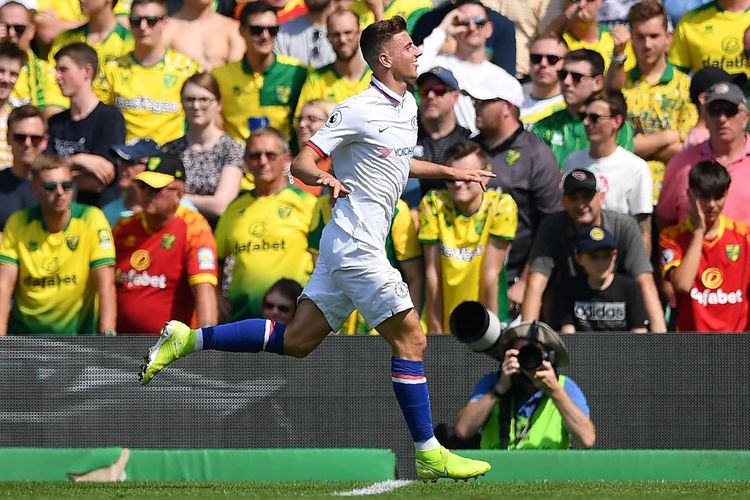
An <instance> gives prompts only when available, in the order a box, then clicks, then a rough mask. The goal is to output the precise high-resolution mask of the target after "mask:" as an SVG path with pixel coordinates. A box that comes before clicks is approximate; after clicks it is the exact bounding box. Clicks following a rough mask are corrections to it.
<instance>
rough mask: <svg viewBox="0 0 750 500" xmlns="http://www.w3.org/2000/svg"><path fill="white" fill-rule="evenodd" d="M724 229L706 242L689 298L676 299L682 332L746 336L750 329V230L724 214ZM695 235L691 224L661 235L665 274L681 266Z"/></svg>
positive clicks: (720, 228)
mask: <svg viewBox="0 0 750 500" xmlns="http://www.w3.org/2000/svg"><path fill="white" fill-rule="evenodd" d="M719 224H720V225H719V232H718V234H717V236H716V238H714V239H713V240H706V239H704V240H703V252H702V253H701V260H700V264H699V265H698V273H697V274H696V276H695V280H694V281H693V286H692V287H691V288H690V293H689V294H685V293H677V294H676V297H677V325H676V330H677V331H678V332H680V331H682V332H684V331H699V332H741V331H744V330H745V329H746V327H747V315H748V297H747V290H748V283H750V231H749V230H748V227H747V226H746V225H745V224H743V223H741V222H737V221H734V220H732V219H730V218H728V217H725V216H723V215H722V216H721V220H720V223H719ZM692 235H693V233H692V226H691V225H690V222H689V220H688V221H685V222H683V223H682V224H678V225H676V226H670V227H668V228H666V229H665V230H663V231H662V232H661V234H660V236H659V247H660V248H661V268H662V275H664V276H666V274H667V272H669V270H670V269H672V268H675V267H677V266H679V265H680V263H681V262H682V258H683V256H684V254H685V250H686V249H687V247H688V245H689V244H690V240H691V239H692Z"/></svg>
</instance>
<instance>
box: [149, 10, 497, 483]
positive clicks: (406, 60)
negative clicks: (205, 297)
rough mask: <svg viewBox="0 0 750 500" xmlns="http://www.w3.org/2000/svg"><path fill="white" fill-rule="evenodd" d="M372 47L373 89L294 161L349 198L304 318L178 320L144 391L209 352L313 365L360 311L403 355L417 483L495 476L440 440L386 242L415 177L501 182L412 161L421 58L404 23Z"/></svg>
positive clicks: (156, 351) (417, 334) (395, 377)
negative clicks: (321, 161)
mask: <svg viewBox="0 0 750 500" xmlns="http://www.w3.org/2000/svg"><path fill="white" fill-rule="evenodd" d="M360 43H361V46H362V53H363V55H364V57H365V60H366V61H367V63H368V64H369V65H370V67H371V68H372V71H373V78H372V84H371V86H370V87H369V88H368V89H367V90H365V91H364V92H362V93H361V94H358V95H356V96H354V97H352V98H350V99H347V100H345V101H344V102H342V103H341V104H340V105H339V106H338V107H337V108H336V109H335V110H334V112H333V114H332V115H331V116H330V117H329V119H328V121H327V122H326V125H325V126H324V127H323V128H321V129H320V130H319V131H318V132H317V133H316V134H315V135H314V136H313V137H312V139H310V141H309V142H308V143H307V145H306V146H305V147H304V149H303V150H302V152H300V154H299V155H298V156H297V157H296V158H295V160H294V161H293V163H292V173H293V174H294V175H295V176H296V177H297V178H299V179H301V180H302V181H303V182H305V183H306V184H318V185H323V186H329V187H330V188H331V191H332V194H333V196H334V198H339V199H338V200H337V202H336V206H335V207H334V209H333V218H332V219H331V221H330V222H329V223H328V225H327V226H326V228H325V230H324V231H323V237H322V240H321V249H322V252H321V254H320V259H319V260H318V265H317V267H316V268H315V271H314V273H313V275H312V277H311V278H310V282H309V283H308V285H307V287H306V288H305V290H304V291H303V293H302V296H301V297H300V301H299V307H298V309H297V313H296V314H295V316H294V320H293V321H292V322H291V323H290V324H289V325H288V326H286V327H285V326H284V325H280V324H278V323H274V322H271V321H268V320H259V319H249V320H245V321H240V322H237V323H229V324H226V325H220V326H216V327H213V328H211V327H208V328H202V329H198V330H191V329H190V328H189V327H188V326H186V325H184V324H181V323H178V322H174V321H170V322H169V323H167V325H166V326H165V327H164V329H163V330H162V338H161V339H159V341H158V342H157V343H156V345H155V346H154V347H152V348H151V350H150V351H149V354H148V356H147V361H146V364H145V365H144V366H143V369H142V372H141V382H142V383H144V384H146V383H148V382H150V381H151V379H152V378H153V377H154V375H156V374H157V373H158V372H159V371H160V370H161V369H162V368H164V367H165V366H166V365H168V364H169V363H171V362H173V361H174V360H176V359H178V358H180V357H182V356H185V355H187V354H190V353H191V352H194V351H197V350H201V349H218V350H225V351H245V352H259V351H268V352H274V353H277V354H285V355H289V356H295V357H299V358H301V357H304V356H307V355H308V354H310V353H311V352H312V351H313V350H315V348H316V347H317V346H318V345H319V344H320V343H321V342H322V341H323V339H324V338H325V337H326V336H327V335H328V333H329V332H331V331H336V330H338V329H339V327H340V326H341V323H342V322H343V321H344V320H345V319H346V318H347V317H348V316H349V314H350V313H351V312H352V311H353V310H354V309H355V308H356V309H358V310H359V311H360V312H361V313H362V315H363V316H364V318H365V319H366V320H367V322H368V323H370V324H371V325H375V327H376V329H377V330H378V332H379V333H380V335H381V336H382V337H383V338H385V340H386V341H387V342H388V343H389V344H390V346H391V349H392V351H393V358H392V360H391V371H392V381H393V388H394V392H395V393H396V399H397V400H398V401H399V404H400V406H401V411H402V412H403V414H404V417H405V419H406V423H407V425H408V427H409V430H410V432H411V436H412V439H413V441H414V445H415V448H416V459H417V460H416V462H417V475H418V476H419V477H420V478H422V479H432V480H436V479H438V478H441V477H445V478H452V479H468V478H471V477H477V476H480V475H482V474H484V473H486V472H487V471H488V470H489V469H490V465H489V464H488V463H486V462H481V461H477V460H470V459H466V458H462V457H459V456H457V455H454V454H453V453H451V452H449V451H448V450H446V449H445V448H443V447H442V446H441V445H440V443H439V442H438V441H437V439H436V438H435V435H434V434H433V431H432V429H433V426H432V417H431V415H430V400H429V393H428V390H427V379H426V378H425V376H424V366H423V362H422V359H423V356H424V349H425V347H426V345H427V340H426V337H425V335H424V332H423V331H422V328H421V325H420V323H419V318H418V316H417V313H416V312H415V310H414V306H413V303H412V301H411V299H410V297H409V287H408V286H407V285H406V283H403V282H402V281H401V275H400V274H399V273H398V271H396V270H395V269H394V268H393V267H391V266H390V264H389V263H388V258H387V256H386V252H385V238H386V235H387V233H388V226H389V224H390V221H391V218H392V215H393V210H394V207H395V205H396V202H397V200H398V198H399V194H400V192H401V190H402V189H403V186H404V184H405V183H406V180H407V176H409V175H412V176H414V177H446V178H448V179H452V180H458V181H474V182H483V181H484V180H486V179H487V178H489V177H492V174H491V173H489V172H487V171H482V170H471V169H451V168H448V167H445V166H442V165H436V164H434V163H427V162H423V161H419V160H414V159H413V158H412V155H413V151H414V146H415V144H416V139H417V104H416V102H415V101H414V98H413V96H412V95H411V94H410V93H409V92H407V85H408V83H409V82H411V81H414V80H415V79H416V77H417V58H418V57H419V56H420V54H421V51H420V50H419V48H418V47H417V46H416V45H414V43H413V42H412V40H411V37H410V36H409V34H408V33H407V32H406V22H405V21H404V20H403V18H400V17H395V18H393V19H389V20H386V21H379V22H376V23H374V24H372V25H370V26H368V27H367V28H365V30H364V31H363V32H362V38H361V41H360ZM330 154H332V155H333V163H334V165H336V174H337V175H338V179H337V178H336V177H334V176H333V175H331V174H328V173H326V172H323V171H322V170H320V169H318V167H317V166H316V160H317V159H318V158H319V157H321V156H328V155H330Z"/></svg>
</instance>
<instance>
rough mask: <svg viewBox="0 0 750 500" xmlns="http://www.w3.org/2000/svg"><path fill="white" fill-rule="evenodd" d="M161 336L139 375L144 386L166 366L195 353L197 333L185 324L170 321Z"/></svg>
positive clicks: (149, 353) (149, 352)
mask: <svg viewBox="0 0 750 500" xmlns="http://www.w3.org/2000/svg"><path fill="white" fill-rule="evenodd" d="M160 335H161V337H159V340H158V341H157V342H156V344H155V345H154V346H153V347H152V348H151V349H149V350H148V355H147V356H146V357H145V360H146V363H145V364H144V365H143V366H141V372H140V373H139V374H138V377H139V378H140V380H141V384H142V385H146V384H148V383H149V382H151V379H152V378H154V375H156V374H157V373H159V372H160V371H161V369H162V368H164V367H165V366H167V365H169V364H170V363H172V362H173V361H175V360H177V359H179V358H181V357H183V356H187V355H188V354H190V353H191V352H193V351H195V338H196V335H195V331H194V330H191V329H190V327H189V326H187V325H186V324H185V323H180V322H179V321H175V320H172V321H168V322H167V324H166V325H164V328H162V329H161V332H160Z"/></svg>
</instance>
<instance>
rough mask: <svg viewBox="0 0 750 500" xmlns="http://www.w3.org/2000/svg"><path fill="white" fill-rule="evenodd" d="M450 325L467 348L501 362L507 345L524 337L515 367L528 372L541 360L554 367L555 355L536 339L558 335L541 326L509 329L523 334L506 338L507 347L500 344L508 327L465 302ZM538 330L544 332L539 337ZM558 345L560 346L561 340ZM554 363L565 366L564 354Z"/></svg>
mask: <svg viewBox="0 0 750 500" xmlns="http://www.w3.org/2000/svg"><path fill="white" fill-rule="evenodd" d="M449 324H450V328H451V332H452V333H453V335H454V336H455V337H456V338H457V339H458V340H459V341H460V342H462V343H464V344H466V345H467V346H468V347H469V349H471V350H472V351H474V352H480V353H483V354H486V355H488V356H491V357H493V358H495V359H496V360H498V361H500V362H502V361H503V357H504V356H505V350H506V349H507V348H508V347H510V342H512V341H513V340H516V339H519V338H523V339H527V340H528V344H526V345H525V346H523V347H522V348H521V349H520V350H519V352H518V364H519V365H521V368H522V369H524V370H526V371H530V372H532V371H535V370H538V369H539V368H541V367H542V363H543V362H544V361H549V362H550V363H552V364H555V361H556V354H555V352H554V351H553V350H549V349H547V348H546V347H545V346H544V344H543V343H542V342H540V341H539V339H540V337H541V338H542V340H544V339H545V338H549V336H550V335H554V336H557V333H556V332H554V331H553V330H552V329H551V328H550V327H549V326H547V325H546V324H544V323H539V322H537V321H532V322H526V323H522V324H520V325H515V326H511V327H508V328H507V332H508V333H520V332H522V331H523V332H524V333H523V334H522V335H520V336H519V335H506V337H507V338H506V342H507V343H508V345H506V343H504V342H503V332H504V331H506V326H507V325H506V324H505V323H503V322H501V321H500V320H499V319H498V318H497V316H495V315H494V314H492V313H491V312H490V311H488V310H487V309H486V308H485V307H484V306H483V305H482V304H480V303H479V302H475V301H466V302H462V303H461V304H459V305H458V306H457V307H456V308H455V309H454V310H453V312H452V313H451V317H450V321H449ZM521 329H523V330H521ZM540 330H543V332H542V335H540ZM560 344H561V345H562V341H560ZM557 361H561V362H563V364H567V356H565V355H563V359H561V360H557Z"/></svg>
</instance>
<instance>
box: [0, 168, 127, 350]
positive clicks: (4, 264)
mask: <svg viewBox="0 0 750 500" xmlns="http://www.w3.org/2000/svg"><path fill="white" fill-rule="evenodd" d="M31 177H32V189H33V192H34V196H36V197H37V199H38V200H39V207H35V208H32V209H26V210H19V211H18V212H15V213H14V214H13V215H11V217H10V218H9V219H8V222H7V223H6V225H5V233H4V235H3V241H2V244H0V335H9V334H10V335H93V334H96V333H99V334H104V335H113V334H114V332H115V329H114V328H115V320H116V316H117V314H116V299H115V272H114V263H115V260H114V258H115V248H114V245H113V244H112V232H111V231H110V228H109V224H108V223H107V220H106V219H105V218H104V214H103V213H102V211H101V210H99V209H98V208H96V207H91V206H87V205H78V204H77V203H74V202H73V173H72V172H71V170H70V167H69V165H68V164H67V163H66V162H65V161H64V160H62V159H61V158H59V157H56V156H41V157H39V158H37V159H36V160H35V161H34V163H33V164H32V166H31ZM11 298H12V299H13V305H12V306H11Z"/></svg>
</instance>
